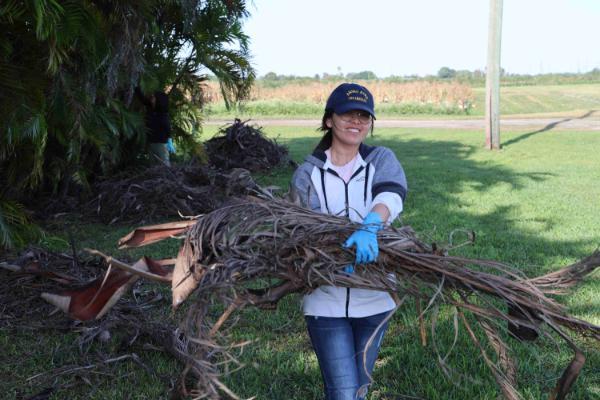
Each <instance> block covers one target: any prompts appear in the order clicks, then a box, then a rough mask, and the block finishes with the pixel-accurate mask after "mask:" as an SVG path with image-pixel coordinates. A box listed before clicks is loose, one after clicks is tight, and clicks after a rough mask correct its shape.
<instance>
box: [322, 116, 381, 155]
mask: <svg viewBox="0 0 600 400" xmlns="http://www.w3.org/2000/svg"><path fill="white" fill-rule="evenodd" d="M372 123H373V119H372V118H371V114H369V113H368V112H366V111H362V110H352V111H348V112H346V113H343V114H341V115H338V114H335V113H334V114H333V115H332V116H331V118H329V119H327V121H326V124H327V127H328V128H331V131H332V134H333V142H332V146H333V145H335V143H336V141H337V142H339V143H340V144H343V145H346V146H357V147H358V146H359V145H360V144H361V143H362V141H363V140H365V138H366V137H367V135H368V133H369V130H370V129H371V124H372Z"/></svg>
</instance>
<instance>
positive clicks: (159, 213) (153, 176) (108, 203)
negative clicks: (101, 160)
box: [85, 163, 256, 224]
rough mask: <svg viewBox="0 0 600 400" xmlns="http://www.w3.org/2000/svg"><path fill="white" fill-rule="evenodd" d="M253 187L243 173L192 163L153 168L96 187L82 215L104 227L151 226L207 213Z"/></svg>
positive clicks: (248, 177)
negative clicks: (96, 218)
mask: <svg viewBox="0 0 600 400" xmlns="http://www.w3.org/2000/svg"><path fill="white" fill-rule="evenodd" d="M255 187H256V185H255V183H254V181H253V179H252V177H251V176H250V173H249V172H248V171H246V170H243V169H233V170H230V171H224V172H220V171H216V170H214V169H211V168H209V167H207V166H205V165H201V164H196V163H189V164H177V165H173V166H171V167H166V166H164V165H156V166H154V167H150V168H146V169H142V170H140V171H136V172H132V171H127V172H123V173H122V174H119V175H115V176H112V177H111V178H109V179H106V180H103V181H100V182H99V183H98V184H96V186H95V188H94V193H96V194H95V196H94V198H93V200H92V201H91V202H89V203H88V205H87V206H86V207H85V212H86V213H87V214H88V215H92V216H95V217H98V218H99V219H100V220H101V221H102V222H104V223H107V224H112V223H115V222H125V223H149V222H154V221H158V220H161V219H164V218H173V217H178V216H182V215H185V216H192V215H197V214H204V213H207V212H210V211H212V210H214V209H216V208H218V207H219V206H220V205H221V204H222V203H223V202H224V201H225V200H226V199H227V197H229V196H231V195H239V194H242V193H247V192H248V191H251V190H253V189H254V188H255Z"/></svg>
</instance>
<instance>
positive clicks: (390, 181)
mask: <svg viewBox="0 0 600 400" xmlns="http://www.w3.org/2000/svg"><path fill="white" fill-rule="evenodd" d="M374 120H375V110H374V101H373V96H372V95H371V93H370V92H369V91H368V90H367V89H366V88H365V87H363V86H361V85H357V84H354V83H344V84H341V85H340V86H338V87H337V88H336V89H335V90H334V91H333V92H332V93H331V95H330V96H329V98H328V100H327V104H326V106H325V114H324V115H323V119H322V123H321V130H322V131H324V132H325V134H324V136H323V138H322V139H321V141H320V143H319V144H318V145H317V147H316V148H315V150H314V152H313V154H312V155H310V156H308V157H307V158H306V161H305V162H304V164H302V165H301V166H300V167H299V168H298V169H297V170H296V172H295V173H294V177H293V178H292V188H293V189H294V190H295V192H296V194H297V195H298V197H299V198H300V200H301V202H303V203H304V205H305V206H307V207H309V208H311V209H312V210H315V211H319V212H323V213H328V214H334V215H343V216H345V217H347V218H349V219H350V220H352V221H355V222H362V227H361V229H359V230H357V231H356V232H354V233H353V234H352V235H351V236H350V237H349V238H348V239H347V240H346V242H345V243H344V244H343V246H345V247H348V248H354V249H355V252H356V264H361V263H370V262H374V261H375V260H376V259H377V255H378V252H379V249H378V245H377V231H379V230H380V229H381V228H382V226H383V225H384V223H386V224H389V223H391V222H392V221H393V220H394V219H395V218H396V217H397V216H398V215H399V214H400V212H401V211H402V206H403V202H404V198H405V196H406V191H407V185H406V178H405V176H404V171H403V169H402V166H401V165H400V163H399V162H398V160H397V159H396V156H395V155H394V153H393V152H392V151H391V150H389V149H387V148H385V147H372V146H367V145H365V144H364V143H363V141H364V139H365V138H366V136H367V134H368V133H369V132H372V131H373V121H374ZM345 271H346V272H347V273H352V271H353V266H348V267H346V269H345ZM394 308H395V303H394V301H393V299H392V297H391V296H390V295H389V293H387V292H381V291H375V290H367V289H355V288H352V289H351V288H342V287H334V286H321V287H319V288H317V289H315V290H314V291H313V292H312V293H311V294H309V295H306V296H305V297H304V299H303V304H302V309H303V312H304V315H305V319H306V324H307V328H308V333H309V336H310V339H311V342H312V345H313V348H314V350H315V353H316V355H317V359H318V360H319V365H320V368H321V374H322V376H323V381H324V386H325V397H326V399H329V400H346V399H348V400H349V399H364V398H365V397H366V394H367V390H368V386H369V384H370V375H371V372H372V370H373V366H374V365H375V360H376V358H377V354H378V352H379V346H380V345H381V340H382V339H383V334H384V332H385V330H386V328H387V317H388V316H389V314H390V312H391V311H392V310H393V309H394ZM371 336H373V337H374V340H372V344H371V345H370V346H368V347H367V342H369V339H370V338H371ZM365 350H366V357H364V352H365ZM364 359H366V364H365V363H364V362H363V360H364Z"/></svg>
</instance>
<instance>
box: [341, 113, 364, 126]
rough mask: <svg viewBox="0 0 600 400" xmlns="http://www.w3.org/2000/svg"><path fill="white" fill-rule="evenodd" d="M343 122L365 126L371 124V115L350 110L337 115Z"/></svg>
mask: <svg viewBox="0 0 600 400" xmlns="http://www.w3.org/2000/svg"><path fill="white" fill-rule="evenodd" d="M337 116H338V117H340V119H341V120H342V121H344V122H352V121H355V120H356V121H358V122H359V123H360V124H361V125H366V124H368V123H369V122H371V114H369V113H368V112H366V111H361V110H352V111H348V112H345V113H343V114H337Z"/></svg>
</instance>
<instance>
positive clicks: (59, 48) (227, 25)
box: [0, 0, 254, 230]
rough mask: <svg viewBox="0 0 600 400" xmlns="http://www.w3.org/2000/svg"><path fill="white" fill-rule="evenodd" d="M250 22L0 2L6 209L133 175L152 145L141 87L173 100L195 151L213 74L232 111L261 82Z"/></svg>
mask: <svg viewBox="0 0 600 400" xmlns="http://www.w3.org/2000/svg"><path fill="white" fill-rule="evenodd" d="M246 16H247V11H246V8H245V3H244V2H243V1H239V0H223V1H217V0H204V1H201V0H143V1H142V0H121V1H118V0H5V1H3V2H2V4H1V5H0V29H1V30H2V32H3V34H2V35H1V36H0V110H1V111H2V115H3V118H2V120H1V121H0V130H1V131H2V135H1V136H0V180H2V181H4V182H5V183H6V185H7V186H8V187H11V188H14V190H11V191H9V192H10V193H8V192H5V193H4V199H10V198H14V197H15V196H16V197H18V193H22V192H23V190H24V189H27V190H28V191H30V192H31V191H52V192H54V193H57V194H66V193H68V192H69V191H70V190H71V189H72V187H73V185H77V186H78V187H79V188H83V189H84V190H85V189H87V188H89V186H90V183H91V182H92V181H93V180H94V179H95V177H97V176H98V175H100V174H110V173H111V172H112V171H114V170H115V169H118V168H122V167H124V166H127V165H129V164H133V163H136V162H137V160H138V158H139V155H140V153H141V151H142V150H143V148H144V146H143V145H144V142H145V133H144V129H143V118H142V115H141V110H140V109H139V108H136V106H135V104H133V103H132V99H133V89H134V88H135V87H136V86H138V85H141V86H142V88H143V89H146V90H154V89H165V88H166V89H168V90H169V92H170V96H171V98H172V99H171V100H172V105H173V106H172V114H173V115H172V117H173V121H174V122H175V125H176V126H175V128H176V129H175V130H176V132H177V134H178V135H180V136H182V137H184V136H185V135H187V136H185V139H186V140H188V141H191V140H192V138H191V136H190V135H189V134H190V133H191V131H193V129H194V127H196V126H197V125H198V123H199V122H200V121H199V118H198V113H197V112H196V111H195V110H196V109H195V106H196V105H197V103H198V101H199V99H200V98H201V96H200V93H201V90H202V86H201V85H200V83H201V82H202V80H203V79H205V78H206V73H207V72H212V73H213V74H214V75H215V76H216V77H217V78H218V79H219V80H220V82H221V88H222V91H223V93H224V95H225V97H226V99H227V102H228V104H232V103H233V102H235V101H237V100H238V99H240V98H241V97H243V96H244V95H245V94H246V93H247V92H248V89H249V86H250V84H251V83H252V81H253V79H254V70H253V69H252V67H251V65H250V63H249V54H248V38H247V36H246V35H245V34H244V33H243V32H242V27H241V21H242V20H243V18H244V17H246ZM7 193H8V194H7ZM5 201H9V200H5ZM0 202H2V200H0ZM1 210H2V208H1V207H0V230H4V229H6V228H5V227H6V225H3V224H2V223H1V218H2V215H1V213H2V211H1Z"/></svg>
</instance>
